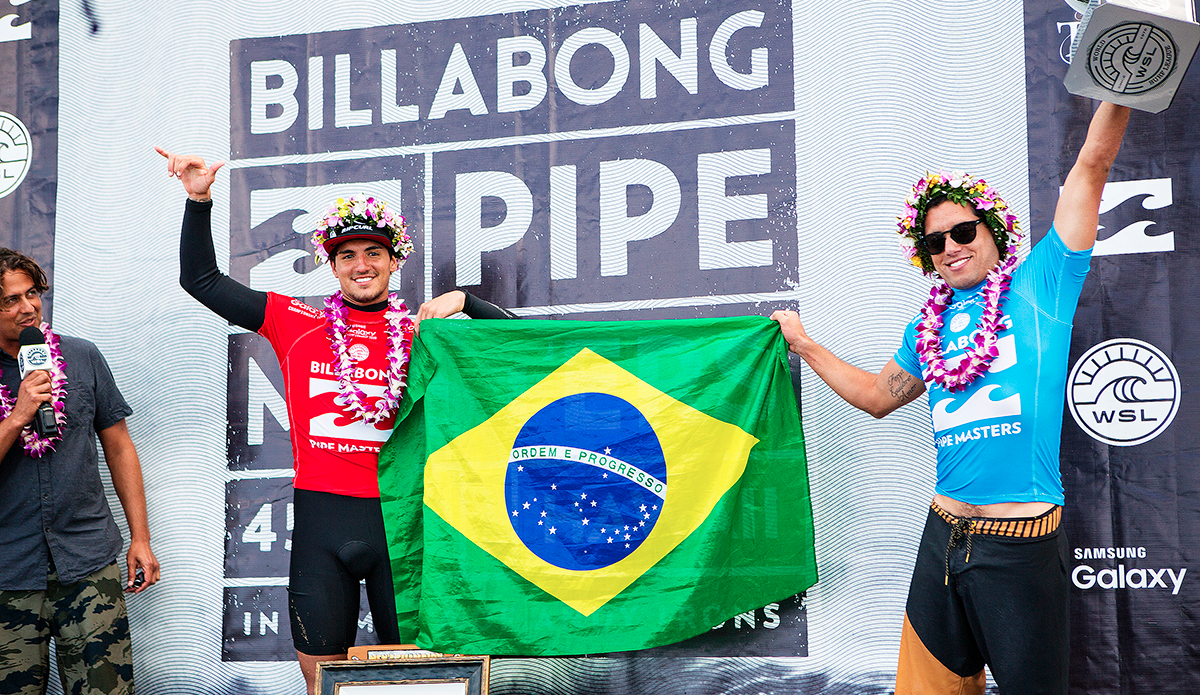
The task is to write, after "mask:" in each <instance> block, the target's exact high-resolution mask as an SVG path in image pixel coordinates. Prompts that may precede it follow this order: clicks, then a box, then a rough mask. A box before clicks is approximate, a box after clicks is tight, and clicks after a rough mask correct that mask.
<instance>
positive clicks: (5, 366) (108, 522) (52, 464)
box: [0, 336, 133, 591]
mask: <svg viewBox="0 0 1200 695" xmlns="http://www.w3.org/2000/svg"><path fill="white" fill-rule="evenodd" d="M59 346H60V348H61V350H62V353H63V359H64V360H65V361H66V363H67V364H66V375H67V403H66V406H67V409H66V426H65V427H64V430H65V431H64V433H63V438H62V440H61V441H60V442H58V443H57V444H56V445H55V447H54V451H52V452H50V453H48V454H46V455H45V456H43V457H42V458H40V459H35V458H31V457H30V456H29V455H28V454H27V453H26V451H25V447H24V444H23V442H22V441H21V439H20V437H18V438H17V441H16V442H15V443H13V445H12V448H11V449H9V450H8V453H6V454H5V455H4V458H3V460H0V590H5V591H16V590H41V589H45V588H46V573H47V571H48V569H49V566H50V558H53V560H54V565H55V568H56V569H57V571H58V577H59V580H60V581H62V582H63V583H64V584H71V583H74V582H77V581H79V580H80V579H82V578H84V577H86V576H88V575H89V574H91V573H93V572H95V571H96V570H98V569H100V568H102V567H104V566H105V565H107V564H109V563H110V562H112V561H113V560H115V559H116V557H117V553H118V552H120V550H121V545H122V541H121V534H120V532H119V531H118V530H117V525H116V523H115V522H114V521H113V516H112V511H111V510H109V507H108V500H107V499H106V498H105V496H104V486H103V484H102V483H101V482H100V470H99V467H98V464H99V456H98V454H97V450H96V443H97V439H96V435H95V433H96V432H99V431H100V430H104V429H107V428H109V427H112V426H113V425H115V424H117V423H118V422H120V421H121V420H124V419H125V418H126V417H127V416H128V415H129V414H130V413H132V412H133V411H132V410H130V408H129V405H128V404H127V403H126V402H125V399H124V398H122V397H121V392H120V391H119V390H118V389H117V385H116V382H115V381H114V380H113V375H112V372H111V371H110V370H109V368H108V364H107V363H106V362H105V361H104V357H103V355H101V354H100V351H99V350H97V349H96V346H95V345H93V344H92V343H90V342H88V341H86V340H81V339H79V338H72V337H69V336H59ZM0 370H3V373H2V374H0V382H3V383H4V385H5V386H6V387H7V388H8V390H9V393H10V394H12V396H13V398H16V395H17V389H18V388H19V387H20V384H21V372H20V370H19V369H18V368H17V361H16V360H15V359H13V358H12V357H9V355H8V353H6V352H3V351H0Z"/></svg>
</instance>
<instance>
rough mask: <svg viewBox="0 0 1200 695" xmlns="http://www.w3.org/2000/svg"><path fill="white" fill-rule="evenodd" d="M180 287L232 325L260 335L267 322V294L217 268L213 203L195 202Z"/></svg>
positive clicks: (188, 218) (186, 226)
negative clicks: (264, 323) (213, 233)
mask: <svg viewBox="0 0 1200 695" xmlns="http://www.w3.org/2000/svg"><path fill="white" fill-rule="evenodd" d="M179 285H180V287H182V288H183V289H184V290H186V291H187V293H188V294H190V295H192V296H193V297H195V298H196V299H197V300H198V301H199V302H200V303H201V304H203V305H204V306H206V307H208V308H209V309H212V310H213V311H214V312H216V313H217V315H219V316H221V317H222V318H224V319H225V320H226V321H229V322H230V323H232V324H234V325H237V326H241V327H242V328H245V329H246V330H248V331H254V332H256V333H257V332H258V330H259V329H260V328H262V325H263V322H264V321H266V318H267V293H266V292H259V291H257V290H252V289H250V288H249V287H246V286H245V285H243V284H241V283H239V282H237V281H236V280H234V279H233V278H231V277H229V276H228V275H225V274H224V273H222V272H221V271H220V270H219V269H218V268H217V254H216V252H215V251H213V241H212V201H208V202H206V203H198V202H196V201H194V200H192V199H191V198H189V199H188V201H187V207H186V208H184V211H183V231H182V232H181V233H180V235H179Z"/></svg>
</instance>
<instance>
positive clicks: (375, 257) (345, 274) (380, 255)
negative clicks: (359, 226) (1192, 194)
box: [329, 239, 400, 306]
mask: <svg viewBox="0 0 1200 695" xmlns="http://www.w3.org/2000/svg"><path fill="white" fill-rule="evenodd" d="M329 265H330V266H332V267H333V274H334V276H335V277H336V278H337V279H338V283H339V284H340V285H341V286H342V296H344V297H345V298H346V299H347V300H349V301H351V302H353V303H355V304H358V305H360V306H365V305H368V304H375V303H376V302H382V301H383V300H384V299H387V296H388V281H389V280H391V277H392V273H394V272H396V270H397V269H398V268H399V267H400V261H398V260H397V259H396V258H394V257H393V256H392V254H391V253H389V252H388V250H387V247H385V246H384V245H383V244H381V243H379V242H378V241H373V240H371V239H351V240H349V241H346V242H343V243H341V244H339V245H338V247H337V249H335V250H334V252H333V253H332V254H331V255H330V256H329Z"/></svg>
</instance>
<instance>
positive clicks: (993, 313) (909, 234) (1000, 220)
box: [896, 171, 1021, 392]
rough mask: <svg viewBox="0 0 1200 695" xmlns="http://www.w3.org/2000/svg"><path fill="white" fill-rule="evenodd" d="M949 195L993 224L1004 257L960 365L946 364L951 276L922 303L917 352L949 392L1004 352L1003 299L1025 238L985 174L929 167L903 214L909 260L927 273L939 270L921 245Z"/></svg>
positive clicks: (991, 275)
mask: <svg viewBox="0 0 1200 695" xmlns="http://www.w3.org/2000/svg"><path fill="white" fill-rule="evenodd" d="M935 199H937V200H948V201H950V202H952V203H957V204H959V205H965V206H967V207H970V208H973V209H974V210H975V211H976V213H977V214H978V215H979V216H980V219H981V221H982V222H983V223H984V224H986V225H987V227H988V230H989V231H990V232H991V234H992V240H993V241H994V242H995V244H996V250H997V251H998V252H999V255H1000V259H1001V262H1000V263H999V264H997V265H996V267H994V268H992V269H991V270H990V271H989V272H988V275H987V282H986V284H985V285H984V288H983V296H984V308H983V315H982V316H980V317H979V324H978V325H977V326H976V330H975V332H974V334H973V338H972V342H973V343H974V344H973V345H969V346H968V347H967V349H966V355H965V356H964V357H963V360H962V361H961V362H960V363H959V364H958V365H957V366H956V367H954V368H949V367H947V366H946V360H945V359H944V358H943V357H942V339H941V335H940V329H941V327H942V318H941V314H942V312H943V311H945V310H946V307H948V306H949V305H950V298H951V297H953V296H954V290H953V289H951V288H950V286H949V285H948V284H946V281H945V280H942V279H940V278H939V279H938V281H937V283H936V284H935V285H934V286H933V288H932V289H930V290H929V300H928V301H926V302H925V306H923V307H922V308H921V321H920V323H918V324H917V355H919V356H920V358H921V361H922V362H923V363H924V364H925V369H924V377H925V381H927V382H928V381H932V382H934V383H936V384H938V385H940V386H941V387H942V388H944V389H946V390H947V391H950V392H954V391H961V390H963V389H965V388H967V386H969V385H970V384H971V382H972V381H975V378H976V377H978V376H979V375H980V374H983V373H984V372H986V371H987V369H988V367H989V366H990V365H991V364H992V360H994V359H995V358H996V356H997V355H999V354H1000V350H999V348H997V347H996V341H997V338H996V334H997V333H999V332H1000V331H1002V330H1004V325H1003V324H1002V321H1003V320H1004V312H1002V311H1000V301H1001V300H1002V299H1003V298H1004V293H1005V292H1006V291H1007V290H1008V283H1009V281H1010V280H1011V279H1012V274H1013V269H1014V268H1016V266H1017V243H1018V242H1019V241H1020V240H1021V233H1020V231H1019V229H1020V223H1019V222H1018V220H1017V216H1016V215H1014V214H1012V213H1011V212H1010V211H1009V208H1008V203H1006V202H1005V201H1004V199H1003V198H1001V197H1000V194H999V193H997V192H996V189H994V188H992V187H991V186H989V185H988V184H987V182H986V181H984V180H983V179H976V178H975V177H973V176H971V175H970V174H967V173H964V172H961V171H954V172H949V173H947V172H945V171H939V172H938V173H936V174H930V173H928V172H926V174H925V176H924V177H922V178H921V180H920V181H917V182H916V183H915V184H914V185H913V187H912V195H910V196H909V197H908V199H907V200H905V201H904V214H903V215H901V216H900V217H898V218H897V220H898V223H897V225H896V226H897V228H898V229H897V231H898V232H899V234H900V246H901V249H902V250H903V251H904V255H905V257H906V258H908V260H909V262H911V263H912V264H913V265H915V266H916V267H917V268H919V269H920V270H921V272H923V273H925V274H926V275H933V274H934V267H933V259H932V258H931V257H930V256H929V252H928V251H926V250H925V248H924V246H923V245H922V244H921V235H922V234H924V233H925V214H926V213H927V212H928V211H929V203H930V202H932V201H933V200H935Z"/></svg>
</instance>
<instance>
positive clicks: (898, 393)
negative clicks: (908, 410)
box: [888, 371, 921, 403]
mask: <svg viewBox="0 0 1200 695" xmlns="http://www.w3.org/2000/svg"><path fill="white" fill-rule="evenodd" d="M920 387H921V382H919V381H917V380H916V379H914V378H913V375H912V374H909V373H908V372H905V371H899V372H896V373H895V374H892V375H891V376H889V377H888V391H889V392H890V393H891V394H892V398H895V399H896V400H898V401H900V402H902V403H907V402H908V401H910V400H912V399H913V398H914V397H915V396H916V394H917V389H919V388H920Z"/></svg>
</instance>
